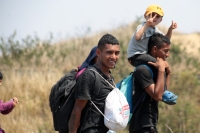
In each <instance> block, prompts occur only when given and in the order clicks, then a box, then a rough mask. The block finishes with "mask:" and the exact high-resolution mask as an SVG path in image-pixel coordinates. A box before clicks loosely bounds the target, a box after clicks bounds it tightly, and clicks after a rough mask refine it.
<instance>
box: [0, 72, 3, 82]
mask: <svg viewBox="0 0 200 133" xmlns="http://www.w3.org/2000/svg"><path fill="white" fill-rule="evenodd" d="M2 79H3V74H2V73H1V72H0V80H2Z"/></svg>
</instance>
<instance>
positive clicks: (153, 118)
mask: <svg viewBox="0 0 200 133" xmlns="http://www.w3.org/2000/svg"><path fill="white" fill-rule="evenodd" d="M169 51H170V40H169V38H168V37H166V36H164V35H162V34H159V33H155V34H154V35H152V36H151V37H150V39H149V44H148V53H149V54H150V55H151V56H152V57H154V58H155V59H156V62H155V63H154V62H149V64H150V65H152V66H150V65H149V66H150V67H151V69H152V71H153V75H154V76H153V77H152V75H151V73H150V71H149V70H148V69H147V67H145V66H144V65H140V66H138V67H137V69H136V70H135V72H134V75H133V76H134V87H135V94H134V97H133V105H134V104H136V102H137V101H138V100H139V99H140V96H141V95H142V94H143V93H146V97H145V99H144V100H143V101H142V102H140V103H139V105H138V106H137V108H136V110H135V111H134V113H133V115H132V118H131V120H130V126H129V133H157V129H156V125H157V122H158V103H159V101H161V100H162V95H163V92H164V90H166V89H167V88H168V86H169V79H170V74H171V70H170V67H169V64H168V63H167V62H166V58H167V57H168V56H169ZM165 76H166V77H165Z"/></svg>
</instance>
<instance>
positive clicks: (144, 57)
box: [128, 54, 156, 66]
mask: <svg viewBox="0 0 200 133" xmlns="http://www.w3.org/2000/svg"><path fill="white" fill-rule="evenodd" d="M128 60H129V63H130V64H131V65H133V66H138V65H141V64H148V62H156V58H154V57H152V56H151V55H149V54H138V55H134V56H133V57H131V58H129V59H128Z"/></svg>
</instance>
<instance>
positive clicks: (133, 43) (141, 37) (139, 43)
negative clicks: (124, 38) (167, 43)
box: [127, 5, 177, 66]
mask: <svg viewBox="0 0 200 133" xmlns="http://www.w3.org/2000/svg"><path fill="white" fill-rule="evenodd" d="M163 16H164V11H163V9H162V8H161V7H160V6H158V5H150V6H149V7H147V9H146V12H145V14H144V18H145V19H146V22H143V23H142V24H140V25H139V26H138V27H137V29H136V31H135V33H134V34H133V36H132V38H131V40H130V42H129V44H128V49H127V54H128V55H127V57H128V61H129V63H130V64H131V65H132V66H138V65H140V64H148V62H149V61H151V62H156V59H155V58H153V57H152V56H150V55H149V54H148V53H147V51H148V40H149V38H150V36H152V35H153V34H154V33H161V34H163V33H162V32H161V31H160V30H159V29H158V28H157V27H156V25H158V24H159V23H160V22H161V21H162V18H163ZM175 28H177V23H175V22H174V21H172V24H171V26H170V27H169V29H168V32H167V34H166V36H167V37H168V38H169V39H170V38H171V36H172V30H173V29H175Z"/></svg>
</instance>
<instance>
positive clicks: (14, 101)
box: [12, 97, 19, 106]
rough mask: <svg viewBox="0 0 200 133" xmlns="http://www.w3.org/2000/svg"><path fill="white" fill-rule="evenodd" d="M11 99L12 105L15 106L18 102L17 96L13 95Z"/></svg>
mask: <svg viewBox="0 0 200 133" xmlns="http://www.w3.org/2000/svg"><path fill="white" fill-rule="evenodd" d="M12 100H13V105H14V106H16V105H17V104H18V103H19V101H18V98H16V97H14V98H13V99H12Z"/></svg>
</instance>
